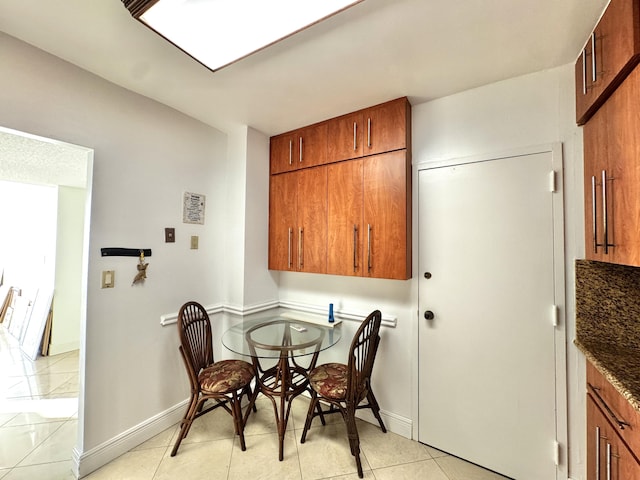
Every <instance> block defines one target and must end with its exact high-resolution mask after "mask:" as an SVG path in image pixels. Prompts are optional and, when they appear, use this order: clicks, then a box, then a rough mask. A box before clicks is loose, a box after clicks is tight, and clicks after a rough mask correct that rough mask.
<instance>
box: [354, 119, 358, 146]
mask: <svg viewBox="0 0 640 480" xmlns="http://www.w3.org/2000/svg"><path fill="white" fill-rule="evenodd" d="M357 132H358V124H357V123H356V122H353V151H354V152H355V151H356V149H357V148H358V140H357Z"/></svg>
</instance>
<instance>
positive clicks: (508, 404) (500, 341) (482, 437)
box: [417, 145, 566, 480]
mask: <svg viewBox="0 0 640 480" xmlns="http://www.w3.org/2000/svg"><path fill="white" fill-rule="evenodd" d="M418 176H419V188H418V190H419V191H418V213H417V215H418V224H419V225H418V226H419V232H418V237H419V255H418V256H419V259H418V263H419V266H418V273H417V276H418V282H419V293H418V297H419V298H418V300H419V318H418V324H419V327H418V333H419V335H418V337H419V340H418V343H419V345H418V348H419V373H418V377H419V386H418V398H419V407H418V423H419V426H418V439H419V440H420V441H421V442H423V443H426V444H429V445H432V446H434V447H436V448H440V449H442V450H444V451H447V452H449V453H452V454H454V455H457V456H460V457H463V458H465V459H467V460H470V461H472V462H474V463H478V464H480V465H482V466H485V467H487V468H490V469H492V470H495V471H498V472H500V473H503V474H504V475H507V476H511V477H514V478H517V479H518V480H527V479H538V478H556V476H557V475H559V474H560V473H561V472H566V459H565V458H564V457H566V452H565V451H563V450H566V449H560V450H559V451H557V449H556V448H555V444H556V442H558V443H559V444H560V445H566V392H565V379H566V372H565V369H566V365H565V350H566V346H565V338H566V332H565V331H564V322H562V321H560V322H559V325H556V326H554V324H553V322H554V311H557V312H559V314H558V316H557V318H559V319H562V316H563V313H564V249H563V229H562V208H563V205H562V188H561V187H562V160H561V147H560V146H559V145H558V146H554V147H549V148H537V149H528V150H527V151H519V152H515V153H514V152H510V153H509V154H504V155H495V156H490V157H484V158H475V159H464V160H458V161H452V162H447V163H446V164H438V165H436V166H433V165H428V166H426V168H424V169H420V168H419V169H418ZM425 272H429V273H430V274H431V278H429V279H427V278H425V276H424V273H425ZM556 309H557V310H556ZM427 310H428V311H432V312H433V314H434V318H433V319H432V320H426V319H425V318H424V316H423V314H424V312H425V311H427ZM556 461H558V462H559V466H558V467H556Z"/></svg>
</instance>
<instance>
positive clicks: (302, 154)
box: [294, 122, 327, 168]
mask: <svg viewBox="0 0 640 480" xmlns="http://www.w3.org/2000/svg"><path fill="white" fill-rule="evenodd" d="M294 150H295V152H296V153H295V158H294V163H295V162H297V168H305V167H313V166H315V165H323V164H325V163H327V124H326V122H325V123H320V124H317V125H311V126H310V127H306V128H303V129H301V130H299V131H298V133H297V136H296V146H295V148H294Z"/></svg>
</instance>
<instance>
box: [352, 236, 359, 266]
mask: <svg viewBox="0 0 640 480" xmlns="http://www.w3.org/2000/svg"><path fill="white" fill-rule="evenodd" d="M353 271H354V272H357V271H358V226H357V225H354V226H353Z"/></svg>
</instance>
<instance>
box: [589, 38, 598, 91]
mask: <svg viewBox="0 0 640 480" xmlns="http://www.w3.org/2000/svg"><path fill="white" fill-rule="evenodd" d="M597 80H598V72H597V71H596V32H593V33H592V34H591V81H592V82H593V83H596V81H597Z"/></svg>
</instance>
